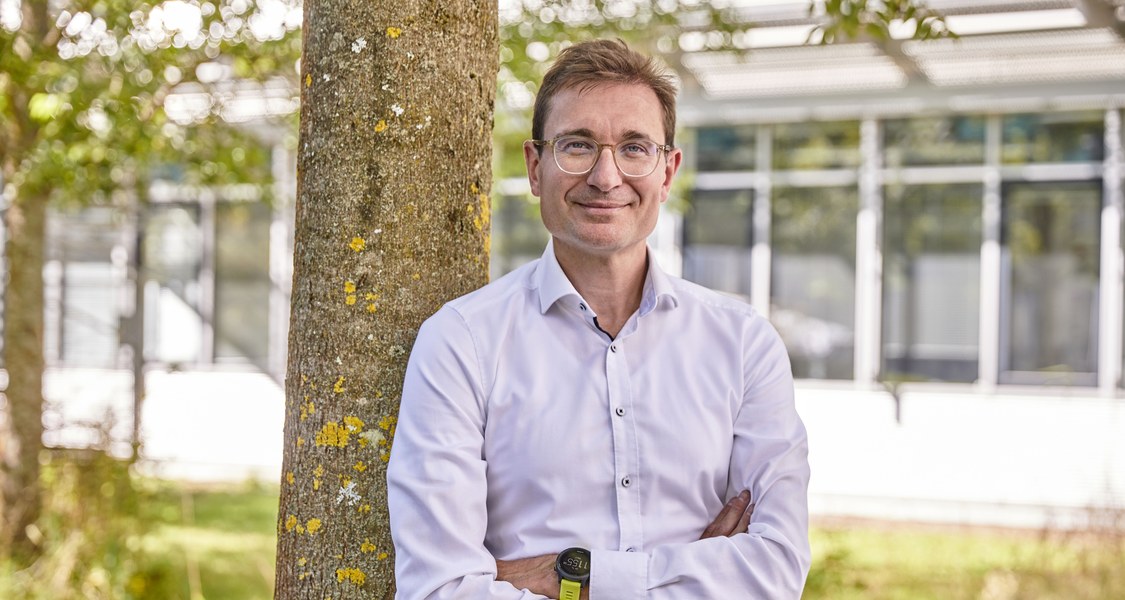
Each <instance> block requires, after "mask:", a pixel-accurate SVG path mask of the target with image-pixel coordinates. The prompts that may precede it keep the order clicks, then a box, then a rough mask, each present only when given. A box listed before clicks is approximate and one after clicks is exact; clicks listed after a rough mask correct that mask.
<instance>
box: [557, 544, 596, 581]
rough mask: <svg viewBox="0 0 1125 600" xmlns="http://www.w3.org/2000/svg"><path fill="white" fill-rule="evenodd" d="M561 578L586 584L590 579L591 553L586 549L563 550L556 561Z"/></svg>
mask: <svg viewBox="0 0 1125 600" xmlns="http://www.w3.org/2000/svg"><path fill="white" fill-rule="evenodd" d="M555 571H557V572H558V574H559V577H562V578H563V579H569V580H571V581H581V582H585V581H586V580H588V579H589V578H590V551H589V550H587V549H585V548H569V549H567V550H563V551H562V553H560V554H559V557H558V558H557V559H556V560H555Z"/></svg>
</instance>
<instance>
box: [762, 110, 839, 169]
mask: <svg viewBox="0 0 1125 600" xmlns="http://www.w3.org/2000/svg"><path fill="white" fill-rule="evenodd" d="M773 140H774V142H773V168H774V169H776V170H779V171H781V170H790V169H792V170H797V169H805V170H816V169H840V168H855V167H858V166H859V162H860V155H859V122H858V121H839V122H831V123H788V124H783V125H777V126H775V127H774V134H773Z"/></svg>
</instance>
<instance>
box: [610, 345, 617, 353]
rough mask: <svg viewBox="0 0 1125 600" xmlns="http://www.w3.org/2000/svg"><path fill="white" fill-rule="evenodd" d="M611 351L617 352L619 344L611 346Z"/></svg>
mask: <svg viewBox="0 0 1125 600" xmlns="http://www.w3.org/2000/svg"><path fill="white" fill-rule="evenodd" d="M609 351H610V352H617V344H613V345H612V346H610V347H609Z"/></svg>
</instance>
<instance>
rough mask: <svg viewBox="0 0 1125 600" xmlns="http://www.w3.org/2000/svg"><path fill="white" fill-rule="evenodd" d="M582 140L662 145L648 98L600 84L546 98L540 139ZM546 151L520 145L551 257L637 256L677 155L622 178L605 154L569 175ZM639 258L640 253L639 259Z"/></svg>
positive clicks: (656, 108) (658, 115)
mask: <svg viewBox="0 0 1125 600" xmlns="http://www.w3.org/2000/svg"><path fill="white" fill-rule="evenodd" d="M563 134H578V135H583V136H587V137H589V138H591V139H593V140H595V141H597V142H600V143H603V144H617V143H620V142H622V141H625V140H635V139H637V138H647V139H649V140H652V141H655V142H656V143H658V144H663V143H664V140H665V138H664V120H663V112H662V110H661V107H660V102H659V101H658V100H657V98H656V94H655V93H654V92H653V91H652V90H651V89H650V88H648V87H647V86H644V85H638V84H630V85H625V84H607V85H600V86H596V87H593V88H588V89H585V90H582V91H579V90H577V89H574V88H570V89H565V90H562V91H561V92H559V93H558V94H557V95H556V96H555V97H554V98H553V99H552V100H551V104H550V109H549V112H548V114H547V119H546V121H545V123H544V127H543V136H544V138H546V139H552V138H555V137H557V136H559V135H563ZM553 153H554V149H553V148H550V147H545V148H543V150H542V154H540V153H539V151H538V150H537V149H536V148H535V146H533V145H532V144H530V143H527V144H524V158H525V160H526V162H527V173H528V178H529V179H530V181H531V193H532V194H534V195H536V196H538V197H539V198H540V212H541V213H542V216H543V224H544V225H545V226H546V227H547V230H548V231H550V232H551V236H552V237H553V238H554V240H555V251H556V253H557V254H558V255H559V256H560V257H561V256H564V255H576V254H577V255H579V256H583V257H586V258H592V257H594V256H611V255H614V254H623V253H628V252H629V251H634V252H642V251H643V248H644V243H645V238H647V237H648V235H649V234H650V233H652V230H653V228H655V227H656V217H657V215H658V214H659V210H660V204H661V203H663V202H664V201H665V200H667V199H668V190H669V188H670V187H671V185H672V177H673V176H674V175H675V174H676V171H677V170H678V169H679V166H680V161H681V159H682V155H681V153H680V151H679V150H678V149H677V150H672V151H671V152H667V153H662V154H661V155H660V160H659V162H658V164H657V167H656V170H655V171H653V172H652V173H651V174H649V175H647V176H645V177H626V176H625V175H623V174H622V173H621V171H619V170H618V168H617V165H616V164H615V163H614V160H613V155H612V151H611V150H610V149H609V148H605V149H603V150H602V151H601V153H600V154H599V157H598V162H597V163H596V164H595V165H594V168H593V169H592V170H591V171H590V172H589V173H586V174H584V175H571V174H568V173H566V172H563V171H562V170H560V169H559V167H558V165H557V164H556V163H555V158H554V154H553ZM641 255H642V256H643V252H642V254H641Z"/></svg>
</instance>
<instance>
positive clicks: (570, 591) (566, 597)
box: [559, 579, 582, 600]
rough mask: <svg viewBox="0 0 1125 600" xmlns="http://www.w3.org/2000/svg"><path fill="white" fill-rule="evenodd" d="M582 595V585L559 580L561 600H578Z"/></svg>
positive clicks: (567, 580)
mask: <svg viewBox="0 0 1125 600" xmlns="http://www.w3.org/2000/svg"><path fill="white" fill-rule="evenodd" d="M581 595H582V584H581V583H578V582H577V581H571V580H569V579H560V580H559V600H578V597H579V596H581Z"/></svg>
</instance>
